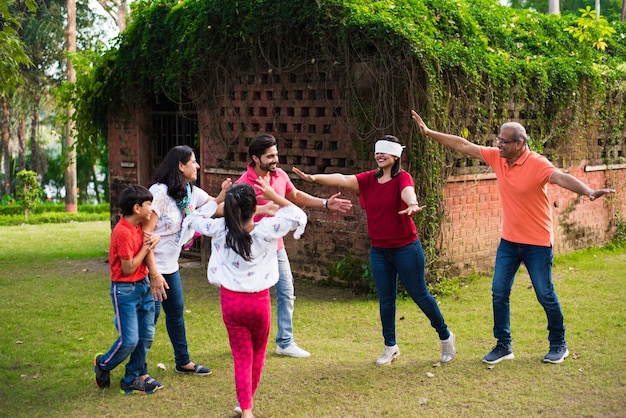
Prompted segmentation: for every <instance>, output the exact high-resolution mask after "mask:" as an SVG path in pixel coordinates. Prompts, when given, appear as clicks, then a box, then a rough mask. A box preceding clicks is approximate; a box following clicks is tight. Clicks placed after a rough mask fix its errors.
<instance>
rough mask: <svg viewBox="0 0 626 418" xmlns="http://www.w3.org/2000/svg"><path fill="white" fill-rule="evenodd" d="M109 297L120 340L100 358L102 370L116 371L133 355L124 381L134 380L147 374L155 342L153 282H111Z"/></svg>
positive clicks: (144, 280) (146, 279)
mask: <svg viewBox="0 0 626 418" xmlns="http://www.w3.org/2000/svg"><path fill="white" fill-rule="evenodd" d="M110 293H111V300H112V301H113V310H114V311H115V321H114V322H115V328H117V332H118V335H119V336H118V338H117V340H115V342H114V343H113V345H112V346H111V348H110V349H109V351H108V352H107V353H106V354H104V355H103V356H102V357H100V367H101V368H102V369H103V370H113V369H114V368H115V367H116V366H117V365H119V364H120V363H121V362H123V361H124V360H125V359H126V358H127V357H128V356H129V355H130V360H129V361H128V363H127V364H126V373H125V374H124V377H127V378H129V379H134V378H135V377H137V376H142V375H144V374H148V370H147V369H148V368H147V365H146V364H147V363H146V356H147V355H148V351H150V347H151V346H152V340H153V339H154V312H155V305H154V299H153V298H152V294H151V293H150V280H148V278H147V277H146V278H144V279H143V280H140V281H138V282H134V283H116V282H111V290H110Z"/></svg>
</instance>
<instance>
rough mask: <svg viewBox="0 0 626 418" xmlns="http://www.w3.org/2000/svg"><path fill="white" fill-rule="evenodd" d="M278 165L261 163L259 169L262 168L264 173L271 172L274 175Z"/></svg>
mask: <svg viewBox="0 0 626 418" xmlns="http://www.w3.org/2000/svg"><path fill="white" fill-rule="evenodd" d="M276 165H277V164H276V163H269V164H264V163H261V162H260V163H259V168H260V169H261V170H264V171H270V172H272V173H273V172H274V171H276Z"/></svg>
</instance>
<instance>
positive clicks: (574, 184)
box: [550, 170, 615, 200]
mask: <svg viewBox="0 0 626 418" xmlns="http://www.w3.org/2000/svg"><path fill="white" fill-rule="evenodd" d="M550 183H554V184H557V185H559V186H561V187H563V188H564V189H567V190H569V191H572V192H574V193H577V194H579V195H582V196H587V197H588V198H589V200H596V199H597V198H599V197H602V196H604V195H605V194H609V193H615V189H606V188H605V189H598V190H594V189H592V188H591V187H589V186H587V185H586V184H585V183H583V182H582V181H580V180H578V179H577V178H576V177H574V176H572V175H571V174H567V173H563V172H562V171H559V170H557V171H555V172H554V173H552V176H551V177H550Z"/></svg>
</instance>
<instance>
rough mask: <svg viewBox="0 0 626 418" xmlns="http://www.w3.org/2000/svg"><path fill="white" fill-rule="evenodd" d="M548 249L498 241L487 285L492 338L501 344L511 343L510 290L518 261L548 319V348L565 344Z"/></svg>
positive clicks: (550, 249) (563, 327)
mask: <svg viewBox="0 0 626 418" xmlns="http://www.w3.org/2000/svg"><path fill="white" fill-rule="evenodd" d="M552 258H553V255H552V247H551V246H550V247H542V246H538V245H528V244H516V243H514V242H510V241H507V240H504V239H501V240H500V245H499V246H498V251H497V253H496V266H495V269H494V272H493V282H492V285H491V291H492V302H493V335H494V337H496V339H497V340H498V341H499V342H501V343H504V344H508V343H510V342H511V340H512V338H511V307H510V298H509V296H510V295H511V289H512V287H513V280H514V279H515V274H516V273H517V270H518V269H519V266H520V264H521V263H522V262H524V265H525V266H526V269H527V270H528V274H529V275H530V280H531V282H532V284H533V288H534V289H535V294H536V295H537V300H538V301H539V303H540V304H541V306H543V309H544V310H545V311H546V316H547V317H548V340H549V341H550V347H556V346H560V345H563V344H565V325H563V313H562V312H561V305H560V304H559V299H558V298H557V297H556V293H555V292H554V286H553V285H552Z"/></svg>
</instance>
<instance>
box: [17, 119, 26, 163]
mask: <svg viewBox="0 0 626 418" xmlns="http://www.w3.org/2000/svg"><path fill="white" fill-rule="evenodd" d="M17 148H18V150H17V151H18V154H17V171H18V172H20V171H22V170H26V119H25V118H22V117H20V120H19V121H18V123H17Z"/></svg>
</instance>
